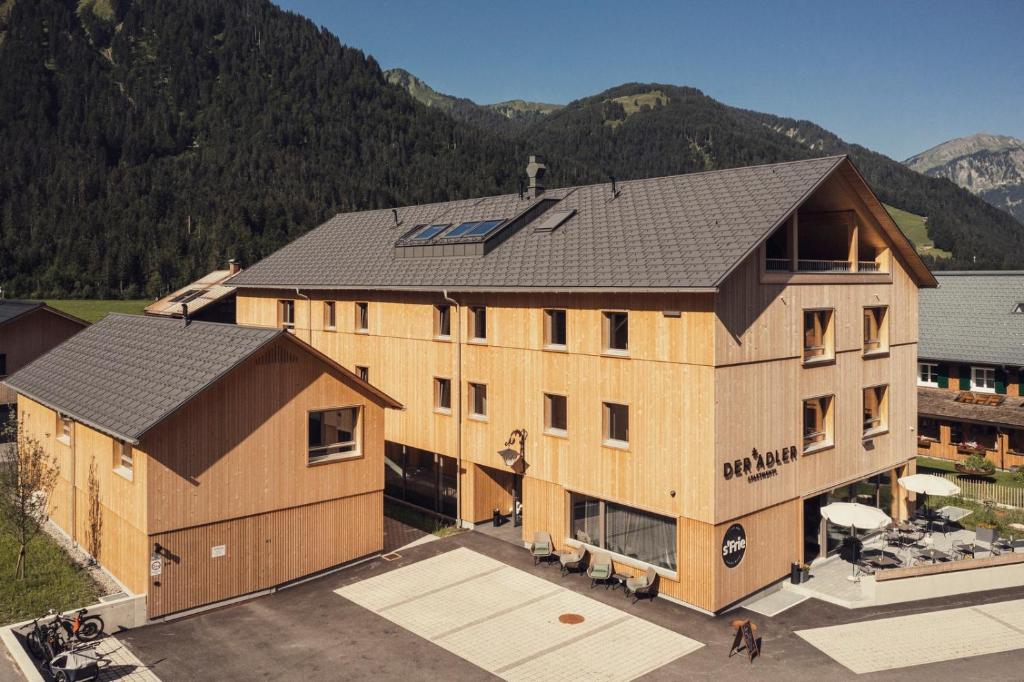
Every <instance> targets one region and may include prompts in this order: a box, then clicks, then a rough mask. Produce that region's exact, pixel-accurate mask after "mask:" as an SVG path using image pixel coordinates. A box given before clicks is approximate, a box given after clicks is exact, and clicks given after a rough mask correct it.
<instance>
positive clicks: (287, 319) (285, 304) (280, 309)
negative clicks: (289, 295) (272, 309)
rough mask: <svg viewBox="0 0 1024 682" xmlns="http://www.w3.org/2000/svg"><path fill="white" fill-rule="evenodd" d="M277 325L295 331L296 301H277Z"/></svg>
mask: <svg viewBox="0 0 1024 682" xmlns="http://www.w3.org/2000/svg"><path fill="white" fill-rule="evenodd" d="M277 326H278V327H282V328H284V329H287V330H289V331H295V301H278V302H277Z"/></svg>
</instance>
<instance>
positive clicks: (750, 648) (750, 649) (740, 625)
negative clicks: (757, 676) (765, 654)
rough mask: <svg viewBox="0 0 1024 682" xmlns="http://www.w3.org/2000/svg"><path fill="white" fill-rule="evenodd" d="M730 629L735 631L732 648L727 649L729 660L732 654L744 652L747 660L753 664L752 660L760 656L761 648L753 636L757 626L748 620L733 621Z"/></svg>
mask: <svg viewBox="0 0 1024 682" xmlns="http://www.w3.org/2000/svg"><path fill="white" fill-rule="evenodd" d="M732 627H733V629H734V630H736V636H735V637H733V640H732V648H731V649H729V658H732V656H733V654H738V653H740V652H741V651H743V650H746V652H747V658H749V659H750V662H751V663H753V662H754V659H755V658H756V657H757V656H760V655H761V647H760V646H759V645H758V642H757V637H756V636H755V634H754V633H756V632H757V625H755V624H753V623H751V622H750V621H749V620H734V621H733V622H732Z"/></svg>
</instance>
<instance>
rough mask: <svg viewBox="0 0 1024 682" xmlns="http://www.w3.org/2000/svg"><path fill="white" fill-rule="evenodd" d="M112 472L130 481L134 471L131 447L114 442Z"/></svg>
mask: <svg viewBox="0 0 1024 682" xmlns="http://www.w3.org/2000/svg"><path fill="white" fill-rule="evenodd" d="M113 443H114V471H115V472H116V473H118V474H120V475H121V476H123V477H125V478H127V479H128V480H129V481H130V480H131V479H132V471H133V469H134V464H135V462H134V458H133V455H134V452H133V451H132V446H131V445H130V444H128V443H125V442H124V441H120V440H114V441H113Z"/></svg>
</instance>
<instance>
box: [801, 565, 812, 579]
mask: <svg viewBox="0 0 1024 682" xmlns="http://www.w3.org/2000/svg"><path fill="white" fill-rule="evenodd" d="M810 579H811V565H810V564H800V582H802V583H805V582H807V581H808V580H810Z"/></svg>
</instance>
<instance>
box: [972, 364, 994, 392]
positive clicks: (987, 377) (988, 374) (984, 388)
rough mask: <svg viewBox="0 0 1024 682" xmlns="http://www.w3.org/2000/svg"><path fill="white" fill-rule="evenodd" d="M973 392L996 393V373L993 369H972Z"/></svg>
mask: <svg viewBox="0 0 1024 682" xmlns="http://www.w3.org/2000/svg"><path fill="white" fill-rule="evenodd" d="M971 390H972V391H981V392H982V393H995V392H996V371H995V370H994V369H992V368H991V367H971Z"/></svg>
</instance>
